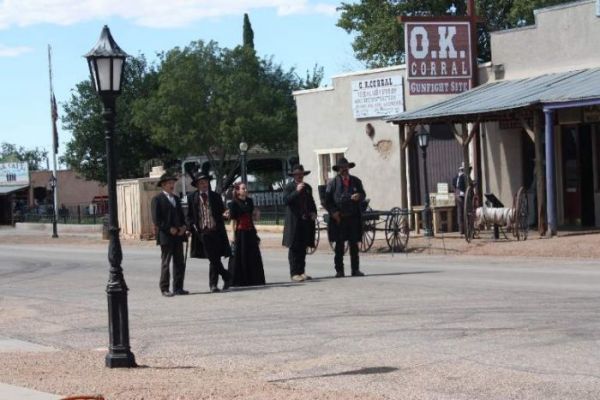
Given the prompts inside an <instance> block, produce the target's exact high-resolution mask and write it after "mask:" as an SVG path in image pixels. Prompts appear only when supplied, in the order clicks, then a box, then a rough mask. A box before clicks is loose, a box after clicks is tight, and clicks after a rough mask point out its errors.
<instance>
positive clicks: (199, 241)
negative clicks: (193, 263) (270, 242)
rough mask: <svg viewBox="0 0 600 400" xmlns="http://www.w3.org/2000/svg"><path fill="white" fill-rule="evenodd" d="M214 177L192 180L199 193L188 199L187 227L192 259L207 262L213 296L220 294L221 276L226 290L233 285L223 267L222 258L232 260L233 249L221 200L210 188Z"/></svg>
mask: <svg viewBox="0 0 600 400" xmlns="http://www.w3.org/2000/svg"><path fill="white" fill-rule="evenodd" d="M211 179H212V176H210V175H209V174H208V173H203V172H199V173H197V174H196V175H195V176H194V178H193V179H192V185H193V186H195V187H196V189H198V190H197V191H195V192H194V193H191V194H189V195H188V197H187V202H188V212H187V225H188V227H189V230H190V231H191V233H192V246H191V250H190V257H192V258H208V261H209V269H208V285H209V288H210V291H211V292H212V293H217V292H219V291H220V290H219V288H218V286H217V284H218V282H219V275H221V277H222V278H223V282H224V284H223V290H226V289H228V288H229V285H230V284H231V274H230V273H229V271H227V270H226V269H225V268H224V267H223V263H222V262H221V257H230V256H231V247H230V246H229V239H227V232H226V231H225V221H224V220H223V214H224V213H225V205H224V204H223V199H221V196H220V195H219V194H218V193H216V192H213V191H212V190H211V188H210V181H211Z"/></svg>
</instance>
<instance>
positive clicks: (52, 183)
mask: <svg viewBox="0 0 600 400" xmlns="http://www.w3.org/2000/svg"><path fill="white" fill-rule="evenodd" d="M48 183H49V184H50V187H51V188H52V237H53V238H57V237H58V230H57V229H56V224H57V221H56V215H57V212H58V210H57V209H56V184H57V182H56V177H55V176H54V173H52V176H51V177H50V181H49V182H48Z"/></svg>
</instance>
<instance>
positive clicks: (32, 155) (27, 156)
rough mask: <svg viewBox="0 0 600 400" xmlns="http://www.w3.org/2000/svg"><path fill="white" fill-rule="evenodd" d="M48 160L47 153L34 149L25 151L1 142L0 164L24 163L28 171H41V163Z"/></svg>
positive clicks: (20, 147)
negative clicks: (27, 166)
mask: <svg viewBox="0 0 600 400" xmlns="http://www.w3.org/2000/svg"><path fill="white" fill-rule="evenodd" d="M47 159H48V151H46V150H43V149H39V148H37V147H36V148H34V149H26V148H24V147H22V146H17V145H15V144H12V143H6V142H3V143H2V144H1V145H0V162H26V163H27V164H28V165H29V170H30V171H37V170H40V169H43V168H44V166H43V163H44V161H46V160H47Z"/></svg>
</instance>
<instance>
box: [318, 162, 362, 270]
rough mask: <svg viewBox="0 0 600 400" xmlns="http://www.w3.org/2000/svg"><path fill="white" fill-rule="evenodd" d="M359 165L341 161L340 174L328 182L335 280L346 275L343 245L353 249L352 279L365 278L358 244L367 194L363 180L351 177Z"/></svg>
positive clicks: (335, 167) (330, 234)
mask: <svg viewBox="0 0 600 400" xmlns="http://www.w3.org/2000/svg"><path fill="white" fill-rule="evenodd" d="M355 165H356V164H354V163H351V162H348V160H346V159H345V158H344V157H342V158H340V159H339V160H338V161H337V163H336V165H334V166H333V170H334V171H335V172H337V173H338V175H337V176H336V177H335V178H333V179H331V180H330V181H329V182H328V183H327V191H326V196H325V208H326V209H327V212H328V213H329V216H330V219H329V223H328V224H327V233H328V235H329V241H330V242H335V258H334V262H335V271H336V274H335V277H336V278H341V277H343V276H344V275H345V273H344V244H345V242H346V241H347V242H348V244H349V247H350V267H351V270H352V276H364V274H363V273H362V272H361V271H360V269H359V257H358V242H360V241H361V239H362V230H363V229H362V209H361V202H362V201H363V200H364V199H365V197H366V194H365V190H364V189H363V185H362V182H361V180H360V179H358V178H357V177H356V176H353V175H350V172H349V170H350V168H354V166H355Z"/></svg>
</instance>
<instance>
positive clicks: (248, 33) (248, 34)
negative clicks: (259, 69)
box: [244, 14, 254, 49]
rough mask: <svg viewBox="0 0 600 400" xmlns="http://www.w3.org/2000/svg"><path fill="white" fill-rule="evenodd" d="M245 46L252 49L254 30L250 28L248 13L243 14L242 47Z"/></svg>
mask: <svg viewBox="0 0 600 400" xmlns="http://www.w3.org/2000/svg"><path fill="white" fill-rule="evenodd" d="M246 46H248V47H250V48H251V49H254V31H253V30H252V25H251V24H250V18H248V14H244V47H246Z"/></svg>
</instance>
